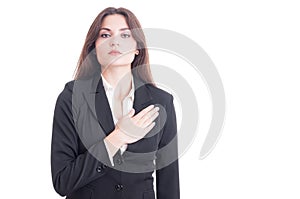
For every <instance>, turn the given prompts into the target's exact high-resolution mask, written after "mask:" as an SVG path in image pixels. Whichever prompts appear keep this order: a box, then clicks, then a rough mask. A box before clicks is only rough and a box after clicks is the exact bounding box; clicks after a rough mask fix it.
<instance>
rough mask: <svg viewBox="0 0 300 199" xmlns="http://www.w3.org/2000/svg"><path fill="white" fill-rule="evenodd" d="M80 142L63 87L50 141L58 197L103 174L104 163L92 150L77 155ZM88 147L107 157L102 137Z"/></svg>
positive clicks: (68, 98)
mask: <svg viewBox="0 0 300 199" xmlns="http://www.w3.org/2000/svg"><path fill="white" fill-rule="evenodd" d="M79 142H80V139H79V136H78V134H77V132H76V128H75V125H74V121H73V116H72V93H71V91H70V90H68V89H66V88H65V89H64V91H63V92H62V93H61V94H60V95H59V96H58V99H57V102H56V106H55V110H54V118H53V130H52V144H51V171H52V181H53V186H54V189H55V190H56V192H57V193H59V194H60V195H61V196H65V195H69V194H70V193H72V192H73V191H75V190H76V189H78V188H80V187H82V186H84V185H86V184H88V183H89V182H91V181H93V180H95V179H97V178H99V177H101V176H102V175H103V174H104V170H105V168H106V167H105V165H103V164H102V163H101V162H99V161H98V160H97V159H96V158H94V157H93V156H92V155H91V153H89V152H88V151H86V152H85V153H82V154H79V151H78V146H79ZM89 150H91V151H93V150H95V151H97V152H98V153H101V156H103V158H105V159H108V154H107V151H106V148H105V145H104V142H103V140H101V141H99V142H97V143H96V144H94V145H93V146H91V148H90V149H89Z"/></svg>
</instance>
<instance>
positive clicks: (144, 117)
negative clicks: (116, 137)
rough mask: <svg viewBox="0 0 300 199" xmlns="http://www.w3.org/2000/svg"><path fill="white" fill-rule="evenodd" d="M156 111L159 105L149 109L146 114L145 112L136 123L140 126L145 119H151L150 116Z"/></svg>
mask: <svg viewBox="0 0 300 199" xmlns="http://www.w3.org/2000/svg"><path fill="white" fill-rule="evenodd" d="M158 111H159V107H155V108H154V109H152V110H151V111H149V112H148V113H147V114H145V115H144V116H143V117H142V118H141V119H140V120H139V121H137V124H138V125H141V126H142V125H143V124H144V123H145V122H146V121H148V120H149V119H151V118H152V116H153V115H154V114H156V113H157V112H158ZM151 122H153V120H152V121H150V123H151ZM150 123H149V124H150Z"/></svg>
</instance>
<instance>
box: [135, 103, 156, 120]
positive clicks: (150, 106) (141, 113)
mask: <svg viewBox="0 0 300 199" xmlns="http://www.w3.org/2000/svg"><path fill="white" fill-rule="evenodd" d="M153 108H154V105H149V106H147V107H146V108H144V109H143V110H142V111H141V112H139V113H138V114H137V115H136V116H134V120H136V121H138V120H140V119H141V118H142V117H143V116H144V115H145V114H147V113H148V112H149V111H151V110H152V109H153Z"/></svg>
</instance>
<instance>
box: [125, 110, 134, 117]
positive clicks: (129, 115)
mask: <svg viewBox="0 0 300 199" xmlns="http://www.w3.org/2000/svg"><path fill="white" fill-rule="evenodd" d="M134 112H135V110H134V109H131V110H130V111H129V113H127V115H126V117H132V116H134Z"/></svg>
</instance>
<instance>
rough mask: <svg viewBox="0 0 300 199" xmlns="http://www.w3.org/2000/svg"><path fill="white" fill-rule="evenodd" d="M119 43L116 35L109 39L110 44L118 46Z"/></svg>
mask: <svg viewBox="0 0 300 199" xmlns="http://www.w3.org/2000/svg"><path fill="white" fill-rule="evenodd" d="M119 45H120V42H119V40H118V39H117V37H112V38H111V40H110V46H112V47H113V46H119Z"/></svg>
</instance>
